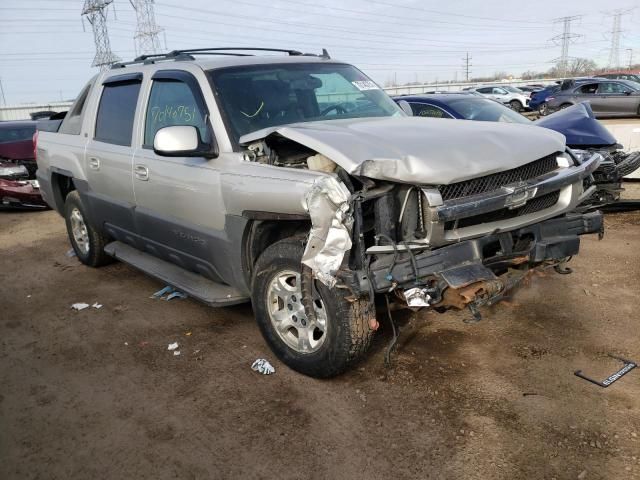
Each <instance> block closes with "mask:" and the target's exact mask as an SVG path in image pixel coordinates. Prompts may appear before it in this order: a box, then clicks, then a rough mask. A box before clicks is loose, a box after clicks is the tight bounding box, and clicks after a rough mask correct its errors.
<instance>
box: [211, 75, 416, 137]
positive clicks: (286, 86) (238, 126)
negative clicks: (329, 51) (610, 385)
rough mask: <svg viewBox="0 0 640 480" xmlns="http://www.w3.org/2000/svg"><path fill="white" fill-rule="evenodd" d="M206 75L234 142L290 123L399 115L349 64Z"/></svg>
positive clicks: (386, 99) (398, 110)
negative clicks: (261, 130)
mask: <svg viewBox="0 0 640 480" xmlns="http://www.w3.org/2000/svg"><path fill="white" fill-rule="evenodd" d="M209 75H210V77H211V80H212V82H213V86H214V88H215V91H216V94H217V97H218V99H219V101H220V104H221V107H222V109H223V110H224V113H225V114H226V117H227V120H228V123H229V124H230V127H231V128H232V130H233V134H234V136H235V139H236V140H238V139H239V138H240V137H241V136H242V135H245V134H247V133H251V132H254V131H256V130H260V129H262V128H267V127H273V126H279V125H286V124H289V123H295V122H310V121H314V120H335V119H341V118H364V117H389V116H403V115H404V112H402V110H401V109H400V107H398V106H397V105H396V104H395V102H394V101H393V100H391V98H390V97H389V96H387V94H386V93H385V92H384V91H382V90H381V89H380V88H379V87H378V86H377V85H376V84H375V83H374V82H373V81H372V80H370V79H369V78H368V77H366V76H365V75H364V74H363V73H362V72H360V71H359V70H358V69H357V68H355V67H353V66H351V65H345V64H336V63H328V64H320V63H303V64H298V63H296V64H269V65H251V66H243V67H230V68H223V69H219V70H211V71H210V72H209Z"/></svg>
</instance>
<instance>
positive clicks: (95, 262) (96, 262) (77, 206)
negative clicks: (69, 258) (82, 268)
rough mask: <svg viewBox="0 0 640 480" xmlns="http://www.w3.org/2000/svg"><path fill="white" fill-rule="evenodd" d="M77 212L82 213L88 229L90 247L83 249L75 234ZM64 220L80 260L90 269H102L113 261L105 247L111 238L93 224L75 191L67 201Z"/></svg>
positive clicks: (70, 240) (68, 196)
mask: <svg viewBox="0 0 640 480" xmlns="http://www.w3.org/2000/svg"><path fill="white" fill-rule="evenodd" d="M76 211H77V212H79V213H80V216H81V219H82V221H83V222H84V225H85V227H86V238H87V242H86V244H87V246H88V247H83V246H82V242H81V241H80V240H78V239H76V237H75V235H74V233H73V227H72V223H73V221H72V215H75V214H76V213H75V212H76ZM64 219H65V223H66V225H67V234H68V235H69V242H71V246H72V247H73V250H74V251H75V252H76V256H77V257H78V260H80V261H81V262H82V263H84V264H85V265H88V266H90V267H100V266H102V265H106V264H108V263H111V262H112V261H113V259H112V258H111V257H110V256H108V255H107V254H106V253H104V246H105V245H106V244H107V243H109V238H108V237H107V236H106V235H105V234H104V233H102V231H100V230H99V229H98V228H96V226H95V225H94V224H93V223H92V221H91V218H90V217H89V215H88V213H87V209H86V208H85V206H84V204H83V203H82V199H81V198H80V195H79V194H78V192H77V191H75V190H74V191H72V192H70V193H69V194H68V195H67V198H66V200H65V203H64Z"/></svg>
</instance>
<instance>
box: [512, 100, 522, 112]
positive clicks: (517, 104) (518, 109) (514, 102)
mask: <svg viewBox="0 0 640 480" xmlns="http://www.w3.org/2000/svg"><path fill="white" fill-rule="evenodd" d="M509 107H511V110H514V111H516V112H518V113H520V112H521V111H523V110H524V106H523V105H522V104H521V103H520V102H519V101H518V100H511V101H510V102H509Z"/></svg>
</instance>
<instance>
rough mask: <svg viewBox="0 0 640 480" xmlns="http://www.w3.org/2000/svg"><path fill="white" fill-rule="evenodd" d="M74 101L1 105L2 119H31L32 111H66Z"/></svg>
mask: <svg viewBox="0 0 640 480" xmlns="http://www.w3.org/2000/svg"><path fill="white" fill-rule="evenodd" d="M71 103H72V102H49V103H28V104H24V105H6V106H3V107H0V121H3V120H4V121H6V120H30V119H31V115H30V114H32V113H35V112H42V111H51V112H66V111H67V110H69V108H70V107H71Z"/></svg>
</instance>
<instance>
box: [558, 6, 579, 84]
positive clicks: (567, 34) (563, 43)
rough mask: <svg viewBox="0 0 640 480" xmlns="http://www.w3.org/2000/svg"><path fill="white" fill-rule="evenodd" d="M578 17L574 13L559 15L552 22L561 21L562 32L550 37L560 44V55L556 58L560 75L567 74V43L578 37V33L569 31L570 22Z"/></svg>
mask: <svg viewBox="0 0 640 480" xmlns="http://www.w3.org/2000/svg"><path fill="white" fill-rule="evenodd" d="M580 18H581V15H574V16H573V17H560V18H556V19H555V20H554V23H562V33H561V34H560V35H556V36H555V37H553V38H552V40H553V41H554V42H555V43H556V45H558V44H559V45H560V57H559V58H557V59H556V65H557V69H558V72H559V73H560V76H562V77H564V76H566V75H567V70H568V68H569V44H570V43H571V40H573V39H574V38H578V37H580V35H577V34H575V33H571V22H573V21H575V20H578V19H580Z"/></svg>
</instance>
